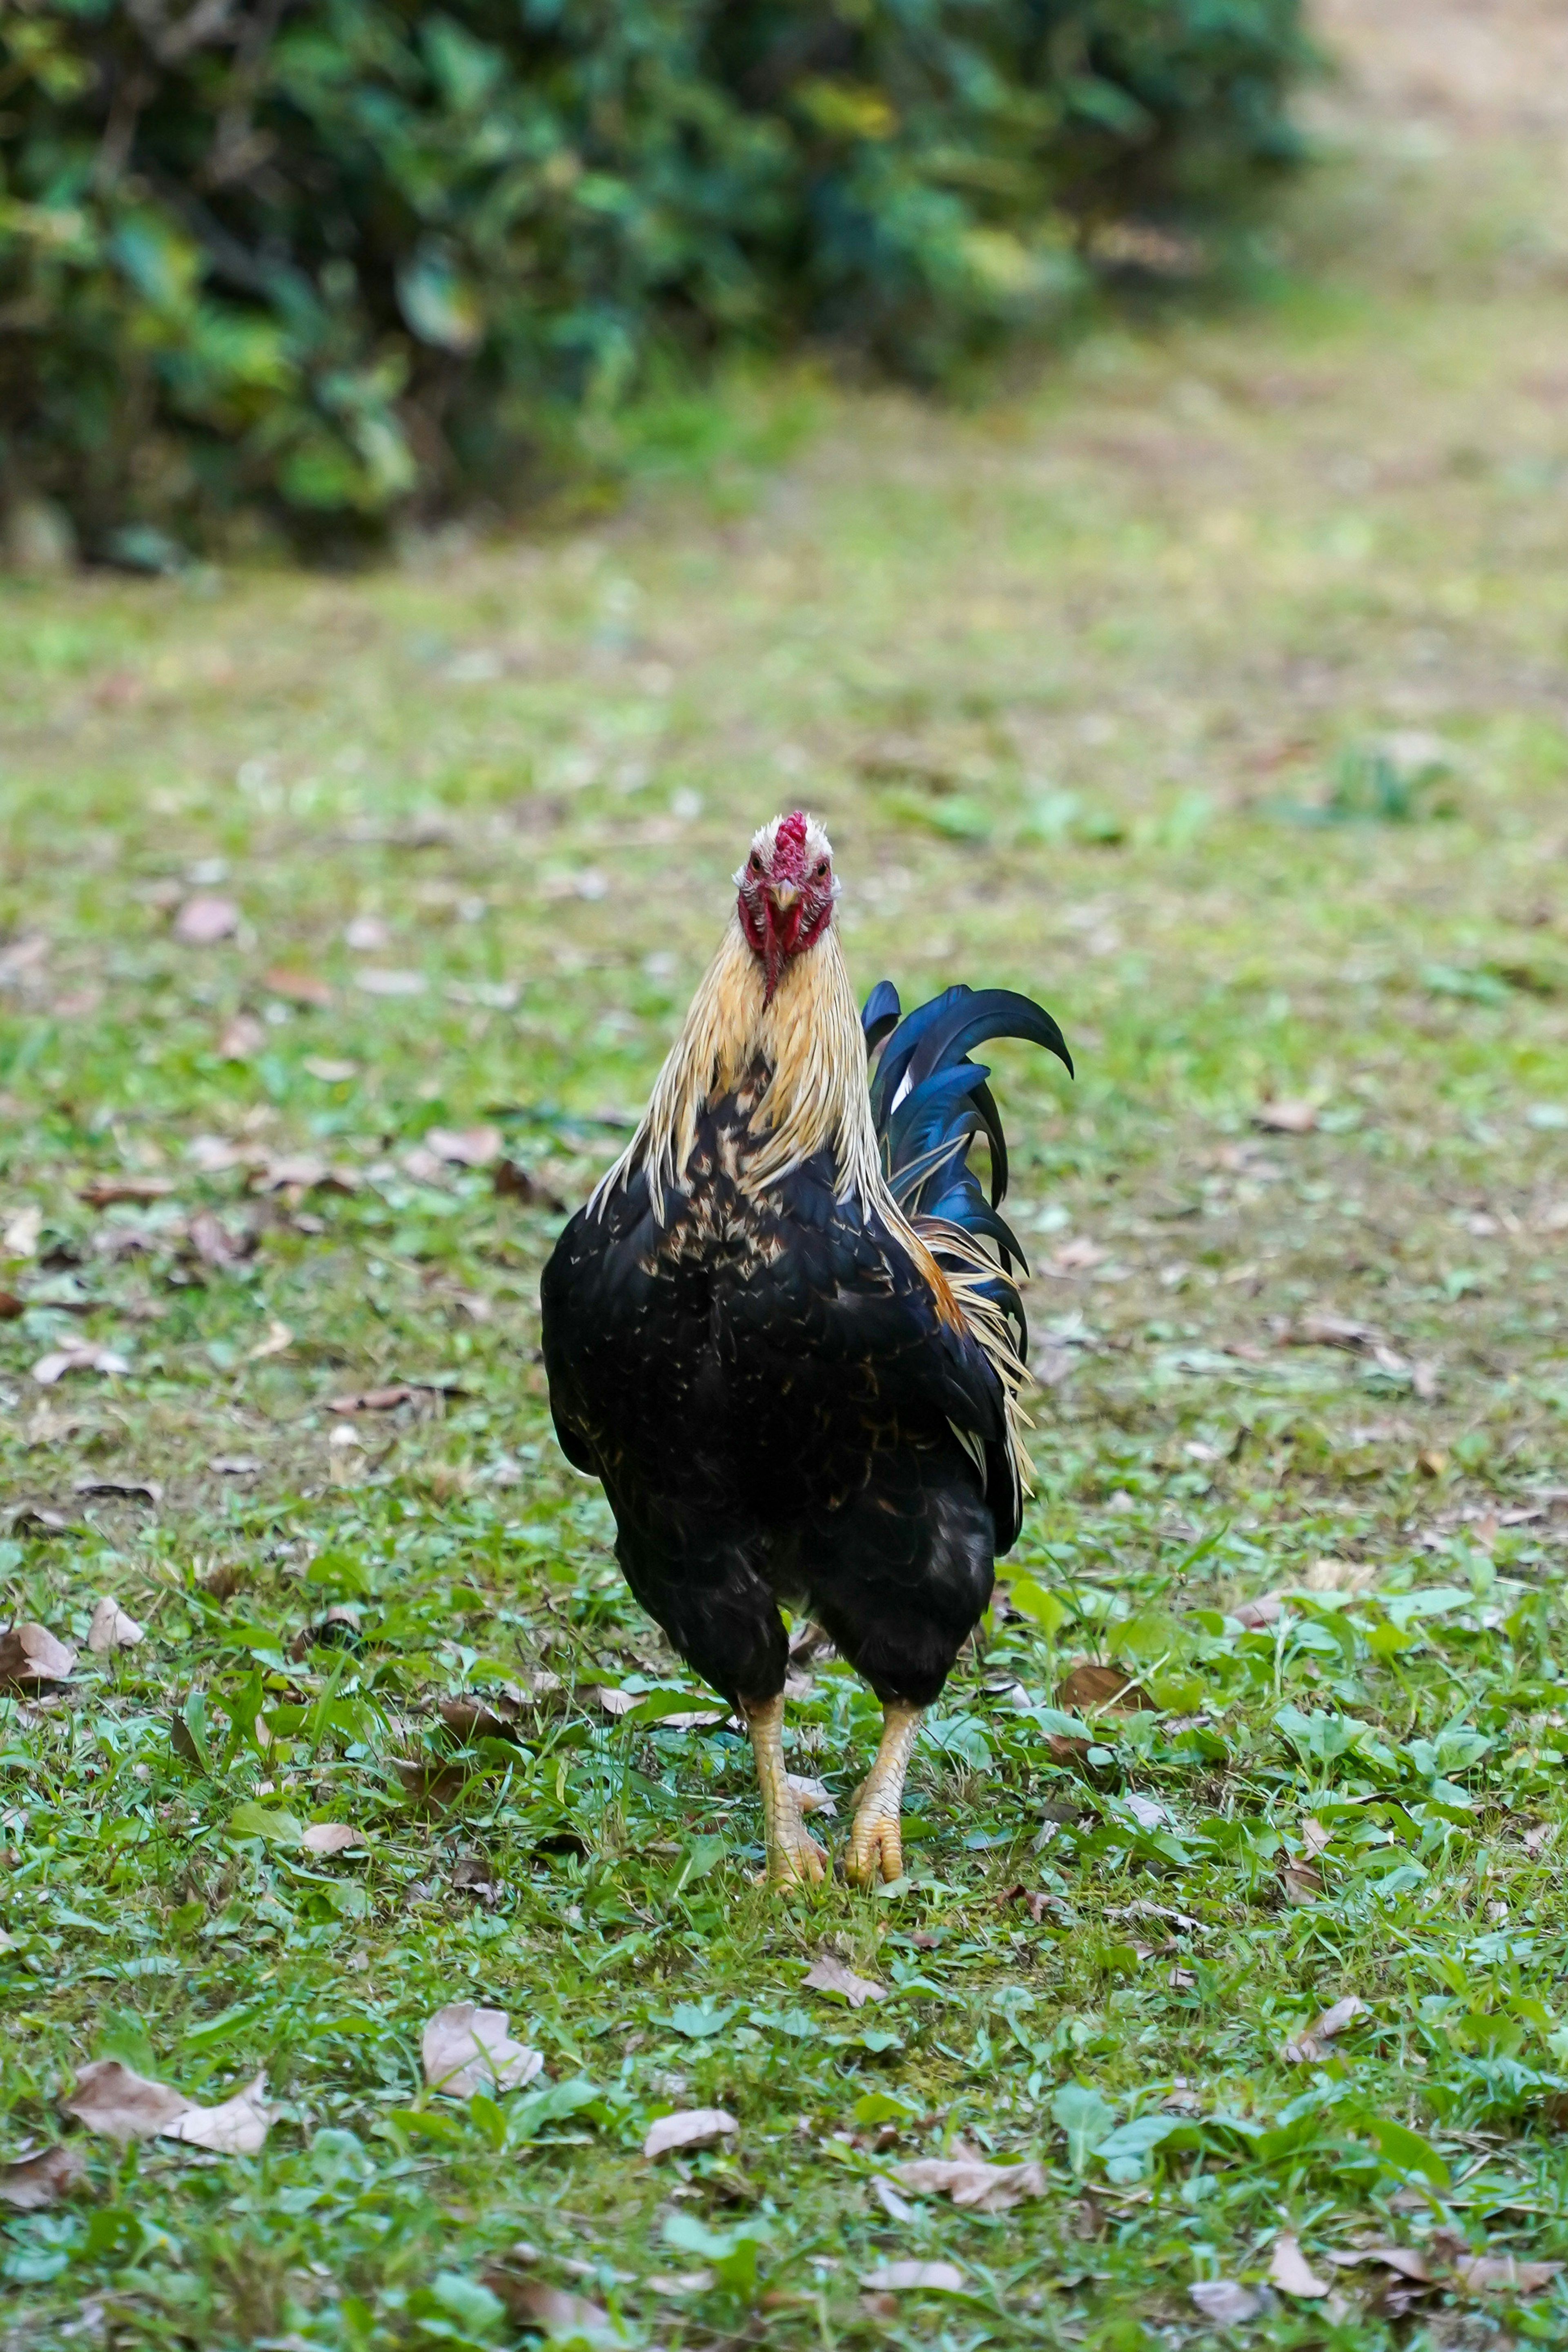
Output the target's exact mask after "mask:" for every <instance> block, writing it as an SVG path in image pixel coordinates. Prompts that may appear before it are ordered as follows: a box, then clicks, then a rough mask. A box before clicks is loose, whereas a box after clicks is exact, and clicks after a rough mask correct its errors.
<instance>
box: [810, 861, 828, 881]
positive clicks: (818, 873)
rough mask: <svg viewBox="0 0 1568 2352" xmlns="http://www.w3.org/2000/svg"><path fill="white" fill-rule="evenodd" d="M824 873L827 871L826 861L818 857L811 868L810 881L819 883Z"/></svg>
mask: <svg viewBox="0 0 1568 2352" xmlns="http://www.w3.org/2000/svg"><path fill="white" fill-rule="evenodd" d="M826 871H827V860H826V857H819V858H818V859H817V861H816V866H815V867H814V868H813V870H812V877H811V878H812V880H813V881H814V882H820V881H821V879H822V877H823V876H824V875H825V874H826Z"/></svg>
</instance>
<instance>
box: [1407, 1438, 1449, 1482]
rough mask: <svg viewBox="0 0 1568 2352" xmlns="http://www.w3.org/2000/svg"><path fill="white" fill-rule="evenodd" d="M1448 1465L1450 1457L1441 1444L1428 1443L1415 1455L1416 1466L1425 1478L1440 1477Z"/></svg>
mask: <svg viewBox="0 0 1568 2352" xmlns="http://www.w3.org/2000/svg"><path fill="white" fill-rule="evenodd" d="M1447 1466H1448V1457H1447V1454H1445V1453H1444V1451H1443V1449H1442V1447H1441V1446H1440V1445H1428V1446H1426V1447H1425V1448H1424V1449H1423V1450H1422V1452H1421V1453H1419V1454H1417V1455H1416V1456H1415V1467H1416V1468H1417V1470H1419V1471H1420V1473H1421V1475H1422V1476H1423V1477H1424V1478H1440V1477H1441V1476H1442V1475H1443V1473H1444V1471H1445V1470H1446V1469H1447Z"/></svg>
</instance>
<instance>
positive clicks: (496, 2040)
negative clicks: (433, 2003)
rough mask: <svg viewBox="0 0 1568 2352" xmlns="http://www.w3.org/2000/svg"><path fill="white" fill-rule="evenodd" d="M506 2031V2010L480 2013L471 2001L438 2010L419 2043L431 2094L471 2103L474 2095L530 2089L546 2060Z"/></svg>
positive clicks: (459, 2002) (457, 2002)
mask: <svg viewBox="0 0 1568 2352" xmlns="http://www.w3.org/2000/svg"><path fill="white" fill-rule="evenodd" d="M506 2029H507V2013H506V2011H505V2010H504V2009H480V2008H479V2007H478V2006H477V2004H476V2003H475V2002H473V2001H471V2000H454V2001H451V2002H449V2003H448V2004H447V2007H446V2008H445V2009H438V2010H437V2012H436V2014H435V2016H434V2017H433V2018H431V2019H430V2021H429V2022H428V2024H427V2025H426V2028H425V2033H424V2039H423V2042H422V2043H421V2053H422V2055H423V2058H424V2062H425V2080H426V2083H428V2084H429V2085H430V2088H431V2089H432V2090H433V2091H438V2092H439V2093H440V2094H441V2095H442V2097H443V2098H447V2099H467V2098H470V2097H471V2096H472V2095H473V2094H474V2093H475V2092H476V2091H484V2092H494V2091H518V2090H521V2088H522V2086H523V2084H525V2083H531V2082H532V2080H533V2078H534V2076H535V2075H536V2074H539V2073H540V2072H541V2071H542V2068H543V2065H544V2060H543V2057H542V2055H541V2053H539V2052H538V2051H537V2050H529V2049H527V2048H525V2047H524V2045H523V2044H522V2043H521V2042H513V2041H512V2040H510V2037H509V2035H508V2033H507V2030H506Z"/></svg>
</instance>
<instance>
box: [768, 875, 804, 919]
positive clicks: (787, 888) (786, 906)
mask: <svg viewBox="0 0 1568 2352" xmlns="http://www.w3.org/2000/svg"><path fill="white" fill-rule="evenodd" d="M768 903H769V905H770V906H771V907H772V908H773V912H774V914H775V915H787V914H788V913H789V910H790V908H792V907H798V906H799V904H800V892H799V890H798V888H797V887H796V886H795V883H793V882H770V883H769V884H768Z"/></svg>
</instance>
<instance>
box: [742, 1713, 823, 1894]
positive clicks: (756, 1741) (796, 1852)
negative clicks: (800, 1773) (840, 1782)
mask: <svg viewBox="0 0 1568 2352" xmlns="http://www.w3.org/2000/svg"><path fill="white" fill-rule="evenodd" d="M741 1712H742V1715H743V1716H744V1717H745V1719H746V1728H747V1730H748V1731H749V1732H750V1733H751V1735H752V1755H753V1756H754V1757H755V1758H756V1759H757V1780H758V1783H759V1785H760V1787H761V1789H762V1792H763V1840H764V1842H765V1843H766V1845H767V1850H768V1883H769V1885H772V1886H795V1885H799V1883H800V1882H801V1881H802V1880H803V1879H809V1880H811V1881H812V1882H814V1883H815V1882H816V1880H817V1879H819V1878H821V1877H822V1875H823V1874H824V1873H825V1871H826V1868H827V1856H826V1854H825V1853H823V1851H822V1848H821V1847H820V1846H819V1845H818V1844H817V1843H816V1840H815V1839H814V1838H810V1837H808V1836H807V1835H806V1832H805V1822H803V1821H802V1820H801V1817H800V1800H799V1798H798V1797H797V1796H796V1795H795V1790H793V1789H792V1788H791V1787H790V1784H789V1774H788V1773H787V1772H786V1771H785V1769H784V1701H783V1699H782V1698H765V1699H758V1700H755V1701H748V1700H742V1706H741Z"/></svg>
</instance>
